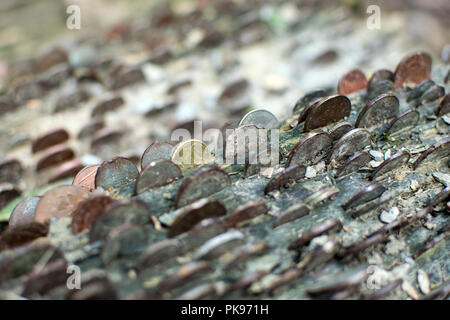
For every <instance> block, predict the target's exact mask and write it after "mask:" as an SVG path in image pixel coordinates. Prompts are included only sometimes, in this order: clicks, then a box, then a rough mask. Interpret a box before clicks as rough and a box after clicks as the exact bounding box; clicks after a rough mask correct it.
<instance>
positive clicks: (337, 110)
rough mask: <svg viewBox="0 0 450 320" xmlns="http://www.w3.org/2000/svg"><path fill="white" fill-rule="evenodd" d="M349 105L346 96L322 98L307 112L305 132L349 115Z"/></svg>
mask: <svg viewBox="0 0 450 320" xmlns="http://www.w3.org/2000/svg"><path fill="white" fill-rule="evenodd" d="M350 109H351V103H350V100H349V99H348V98H347V97H346V96H342V95H334V96H329V97H326V98H323V99H322V100H320V102H318V103H317V104H315V105H314V106H313V107H312V108H311V110H310V111H309V112H308V115H307V116H306V120H305V127H304V130H305V131H311V130H313V129H316V128H320V127H323V126H326V125H328V124H330V123H333V122H336V121H339V120H342V119H344V118H345V117H348V116H349V115H350Z"/></svg>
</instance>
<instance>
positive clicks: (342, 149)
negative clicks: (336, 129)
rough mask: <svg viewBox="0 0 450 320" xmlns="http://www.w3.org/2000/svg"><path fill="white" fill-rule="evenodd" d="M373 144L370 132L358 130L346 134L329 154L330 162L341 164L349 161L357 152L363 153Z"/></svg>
mask: <svg viewBox="0 0 450 320" xmlns="http://www.w3.org/2000/svg"><path fill="white" fill-rule="evenodd" d="M371 142H372V140H371V136H370V132H369V131H367V130H366V129H361V128H356V129H353V130H351V131H349V132H348V133H346V134H345V135H344V136H343V137H342V138H340V139H339V140H338V141H337V142H336V144H335V145H334V146H333V148H332V149H331V151H330V153H329V157H328V158H329V160H330V161H332V160H335V161H336V162H338V163H340V162H343V161H345V160H346V159H348V158H349V157H350V156H351V155H353V154H354V153H355V152H358V151H361V150H362V149H363V148H364V147H366V146H368V145H370V144H371Z"/></svg>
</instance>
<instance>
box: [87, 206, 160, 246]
mask: <svg viewBox="0 0 450 320" xmlns="http://www.w3.org/2000/svg"><path fill="white" fill-rule="evenodd" d="M151 217H152V216H151V213H150V211H149V210H148V208H147V206H146V205H145V203H144V202H142V201H140V200H137V199H132V200H129V201H123V202H119V201H117V202H115V203H114V204H112V205H110V206H108V207H107V210H106V211H105V212H104V213H102V214H100V216H99V217H98V218H97V219H96V220H95V222H94V224H93V225H92V227H91V230H90V232H89V239H90V241H91V242H94V241H98V240H104V239H105V238H106V236H107V235H108V233H109V232H110V231H111V230H113V229H114V228H116V227H118V226H120V225H122V224H125V223H130V224H134V225H138V226H140V225H145V224H147V223H148V222H149V221H150V220H151Z"/></svg>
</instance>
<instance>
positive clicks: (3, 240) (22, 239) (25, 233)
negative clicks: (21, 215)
mask: <svg viewBox="0 0 450 320" xmlns="http://www.w3.org/2000/svg"><path fill="white" fill-rule="evenodd" d="M47 233H48V224H43V223H38V222H34V221H32V222H29V223H25V224H19V225H16V226H9V227H8V228H7V229H6V230H5V231H3V232H2V234H1V236H0V249H1V250H2V249H12V248H15V247H19V246H22V245H24V244H26V243H28V242H31V241H34V240H36V239H38V238H40V237H45V236H46V235H47Z"/></svg>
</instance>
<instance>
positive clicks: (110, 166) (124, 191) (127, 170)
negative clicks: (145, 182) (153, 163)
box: [95, 157, 139, 195]
mask: <svg viewBox="0 0 450 320" xmlns="http://www.w3.org/2000/svg"><path fill="white" fill-rule="evenodd" d="M138 174H139V172H138V169H137V168H136V166H135V165H134V163H133V162H132V161H130V160H128V159H126V158H121V157H117V158H114V159H112V160H110V161H105V162H103V163H102V164H101V165H100V167H99V168H97V173H96V175H95V187H96V188H99V187H100V188H103V189H104V190H106V191H112V192H117V193H118V194H121V195H134V193H135V185H136V179H137V177H138Z"/></svg>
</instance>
